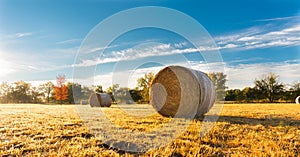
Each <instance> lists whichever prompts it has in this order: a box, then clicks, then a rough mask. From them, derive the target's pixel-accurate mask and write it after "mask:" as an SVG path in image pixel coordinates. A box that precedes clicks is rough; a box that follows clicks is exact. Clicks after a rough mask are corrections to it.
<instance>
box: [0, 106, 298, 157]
mask: <svg viewBox="0 0 300 157" xmlns="http://www.w3.org/2000/svg"><path fill="white" fill-rule="evenodd" d="M121 109H122V110H120V109H119V108H118V107H117V106H112V108H106V109H104V110H103V111H104V113H105V114H106V117H107V118H108V119H110V120H111V122H112V123H113V124H115V125H116V126H118V127H121V128H124V129H125V130H127V131H128V130H129V131H130V130H131V131H135V132H141V133H151V132H153V131H155V130H160V129H162V128H163V127H165V125H166V124H169V123H170V121H171V118H165V117H162V116H160V115H157V114H155V112H153V111H151V107H149V106H147V105H137V106H136V105H130V106H123V107H122V108H121ZM80 110H81V109H80ZM81 111H82V110H81ZM98 111H99V108H96V109H93V111H92V112H89V114H92V113H93V112H94V113H95V112H98ZM148 112H149V113H148ZM131 113H135V114H136V115H134V116H128V114H130V115H133V114H131ZM138 113H143V114H145V115H143V116H137V115H138ZM81 116H82V115H81ZM207 116H213V115H210V114H208V115H207ZM95 117H96V118H97V117H98V115H97V116H95ZM95 117H94V118H95ZM0 118H1V121H0V156H20V155H21V156H22V155H23V156H28V155H37V156H38V155H46V156H69V155H71V156H235V155H237V156H272V155H274V156H279V155H282V156H299V155H300V105H292V104H226V105H224V108H223V111H222V113H221V115H220V117H219V120H218V122H217V123H216V124H215V125H214V127H213V128H212V130H210V132H209V133H208V134H206V135H205V136H204V137H200V136H199V130H200V127H201V124H202V123H203V122H202V120H201V119H198V120H193V121H192V122H191V124H190V125H189V127H188V129H187V130H185V131H184V132H183V133H182V134H180V135H179V137H178V138H177V139H175V140H171V142H168V144H167V145H164V146H162V147H160V148H155V149H150V150H148V151H146V152H140V153H135V152H130V151H124V150H120V149H118V148H120V147H119V146H120V145H121V146H122V147H123V146H126V147H127V148H131V147H136V145H135V144H137V145H143V144H145V143H146V144H147V142H148V141H147V140H144V141H143V140H141V139H139V138H136V139H133V140H132V141H133V142H132V143H130V142H128V141H129V139H128V140H124V139H126V138H123V136H122V135H121V133H120V134H119V135H114V137H120V138H119V139H120V140H111V141H109V142H107V141H105V140H106V138H105V137H103V135H101V131H99V132H98V133H99V134H100V135H99V134H98V135H96V136H94V134H93V133H94V132H95V131H93V129H92V128H91V127H86V125H85V124H87V125H88V124H89V123H87V122H86V120H87V119H86V118H84V119H83V120H82V119H81V118H80V117H79V114H78V112H77V108H76V107H75V106H48V105H32V104H18V105H14V104H9V105H0ZM98 123H99V124H100V123H101V124H104V123H105V122H104V121H101V119H98ZM178 124H181V123H178ZM99 126H100V127H99ZM101 126H102V125H98V128H95V130H97V129H100V130H101V129H106V130H108V131H114V130H113V128H111V127H105V128H104V127H101ZM170 129H171V130H170V131H176V130H178V129H180V128H170ZM172 129H174V130H172ZM165 136H168V135H165ZM122 138H123V140H122ZM153 138H154V137H153ZM154 139H156V138H154ZM156 140H157V139H156ZM150 141H151V139H150ZM155 142H156V143H160V142H161V143H163V141H155Z"/></svg>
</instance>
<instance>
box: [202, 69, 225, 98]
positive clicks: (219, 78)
mask: <svg viewBox="0 0 300 157" xmlns="http://www.w3.org/2000/svg"><path fill="white" fill-rule="evenodd" d="M207 75H208V77H209V78H210V79H211V81H212V82H213V84H214V86H215V87H216V100H219V101H222V100H224V99H225V95H226V92H225V90H226V89H227V86H226V82H227V79H226V78H227V75H225V74H224V73H222V72H213V73H208V74H207Z"/></svg>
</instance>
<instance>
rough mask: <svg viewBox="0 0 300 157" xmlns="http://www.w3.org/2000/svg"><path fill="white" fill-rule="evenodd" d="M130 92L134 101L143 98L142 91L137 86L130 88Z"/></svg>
mask: <svg viewBox="0 0 300 157" xmlns="http://www.w3.org/2000/svg"><path fill="white" fill-rule="evenodd" d="M129 93H130V96H131V98H132V100H133V101H134V102H140V101H141V100H142V99H143V97H142V95H141V91H139V90H138V89H137V88H135V89H130V90H129Z"/></svg>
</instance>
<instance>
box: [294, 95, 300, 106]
mask: <svg viewBox="0 0 300 157" xmlns="http://www.w3.org/2000/svg"><path fill="white" fill-rule="evenodd" d="M299 100H300V96H298V97H297V98H296V100H295V102H296V104H300V102H299Z"/></svg>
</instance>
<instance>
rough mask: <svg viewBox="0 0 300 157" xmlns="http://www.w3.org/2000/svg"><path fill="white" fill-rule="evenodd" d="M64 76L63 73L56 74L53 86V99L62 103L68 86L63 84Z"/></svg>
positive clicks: (66, 94) (65, 97)
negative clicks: (55, 84)
mask: <svg viewBox="0 0 300 157" xmlns="http://www.w3.org/2000/svg"><path fill="white" fill-rule="evenodd" d="M65 82H66V77H65V76H64V75H58V76H57V77H56V83H57V86H55V87H54V92H55V99H56V100H59V101H60V105H62V102H63V100H66V99H67V98H68V87H67V86H66V85H65Z"/></svg>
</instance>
